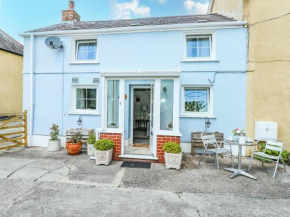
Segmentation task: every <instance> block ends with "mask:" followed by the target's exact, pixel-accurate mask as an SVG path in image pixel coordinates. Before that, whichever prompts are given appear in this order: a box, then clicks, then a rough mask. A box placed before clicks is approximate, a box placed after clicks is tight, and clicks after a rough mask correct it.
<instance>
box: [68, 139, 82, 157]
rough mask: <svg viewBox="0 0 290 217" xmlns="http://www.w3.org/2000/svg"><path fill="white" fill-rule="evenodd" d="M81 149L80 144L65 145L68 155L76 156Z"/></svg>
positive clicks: (69, 143)
mask: <svg viewBox="0 0 290 217" xmlns="http://www.w3.org/2000/svg"><path fill="white" fill-rule="evenodd" d="M81 149H82V142H79V143H71V142H67V143H66V150H67V153H68V154H69V155H78V154H79V153H80V152H81Z"/></svg>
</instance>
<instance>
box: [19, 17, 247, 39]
mask: <svg viewBox="0 0 290 217" xmlns="http://www.w3.org/2000/svg"><path fill="white" fill-rule="evenodd" d="M246 24H247V21H230V22H209V23H186V24H169V25H155V26H134V27H120V28H107V29H88V30H64V31H46V32H26V33H22V34H20V36H22V37H25V36H30V35H32V34H34V35H36V36H43V35H47V36H48V35H72V34H75V35H80V34H94V33H95V34H117V33H132V32H149V31H177V30H183V31H185V30H191V29H203V28H207V29H208V28H212V29H221V28H243V26H244V25H246Z"/></svg>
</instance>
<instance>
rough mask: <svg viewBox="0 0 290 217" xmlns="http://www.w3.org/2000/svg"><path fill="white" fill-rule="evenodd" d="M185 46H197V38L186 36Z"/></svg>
mask: <svg viewBox="0 0 290 217" xmlns="http://www.w3.org/2000/svg"><path fill="white" fill-rule="evenodd" d="M187 47H188V48H189V47H197V38H188V39H187Z"/></svg>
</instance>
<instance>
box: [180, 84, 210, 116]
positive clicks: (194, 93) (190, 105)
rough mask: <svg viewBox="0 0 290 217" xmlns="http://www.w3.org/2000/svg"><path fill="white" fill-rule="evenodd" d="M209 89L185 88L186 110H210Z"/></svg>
mask: <svg viewBox="0 0 290 217" xmlns="http://www.w3.org/2000/svg"><path fill="white" fill-rule="evenodd" d="M208 93H209V89H189V88H186V89H185V90H184V100H185V101H184V110H185V111H187V112H208V104H209V102H208V100H209V97H208Z"/></svg>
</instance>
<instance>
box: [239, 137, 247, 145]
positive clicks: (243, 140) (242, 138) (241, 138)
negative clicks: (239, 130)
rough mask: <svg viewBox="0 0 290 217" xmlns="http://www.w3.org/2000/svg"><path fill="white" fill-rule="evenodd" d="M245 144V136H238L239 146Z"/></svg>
mask: <svg viewBox="0 0 290 217" xmlns="http://www.w3.org/2000/svg"><path fill="white" fill-rule="evenodd" d="M245 143H246V137H245V136H239V144H245Z"/></svg>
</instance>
